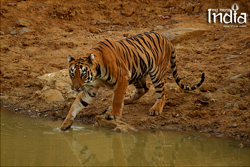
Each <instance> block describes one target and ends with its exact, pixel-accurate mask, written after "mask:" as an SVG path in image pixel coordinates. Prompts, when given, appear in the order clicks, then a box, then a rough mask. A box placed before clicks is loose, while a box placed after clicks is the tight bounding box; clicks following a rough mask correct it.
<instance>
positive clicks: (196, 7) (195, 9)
mask: <svg viewBox="0 0 250 167" xmlns="http://www.w3.org/2000/svg"><path fill="white" fill-rule="evenodd" d="M194 13H196V14H198V13H200V7H199V6H195V7H194Z"/></svg>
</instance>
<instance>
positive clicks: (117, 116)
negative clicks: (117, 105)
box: [105, 110, 122, 119]
mask: <svg viewBox="0 0 250 167" xmlns="http://www.w3.org/2000/svg"><path fill="white" fill-rule="evenodd" d="M105 118H106V119H121V118H122V115H121V114H119V113H115V112H113V111H112V110H111V111H110V112H107V113H106V114H105Z"/></svg>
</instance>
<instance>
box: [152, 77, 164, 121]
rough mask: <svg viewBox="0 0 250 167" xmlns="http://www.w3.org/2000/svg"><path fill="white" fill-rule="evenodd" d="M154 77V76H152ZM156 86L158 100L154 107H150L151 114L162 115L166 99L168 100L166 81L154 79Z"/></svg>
mask: <svg viewBox="0 0 250 167" xmlns="http://www.w3.org/2000/svg"><path fill="white" fill-rule="evenodd" d="M151 79H152V77H151ZM152 82H153V84H154V87H155V92H156V95H157V100H156V102H155V104H154V105H153V107H151V108H150V109H149V115H151V116H154V115H161V113H162V110H163V107H164V105H165V100H166V93H165V91H164V81H157V79H156V81H154V80H152Z"/></svg>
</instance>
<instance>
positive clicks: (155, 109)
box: [149, 107, 162, 116]
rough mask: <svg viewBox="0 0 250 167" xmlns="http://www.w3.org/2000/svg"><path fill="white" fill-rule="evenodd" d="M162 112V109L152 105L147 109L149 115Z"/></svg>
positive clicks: (156, 114)
mask: <svg viewBox="0 0 250 167" xmlns="http://www.w3.org/2000/svg"><path fill="white" fill-rule="evenodd" d="M161 113H162V109H160V108H159V107H152V108H150V109H149V115H151V116H158V115H161Z"/></svg>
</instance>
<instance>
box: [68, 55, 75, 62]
mask: <svg viewBox="0 0 250 167" xmlns="http://www.w3.org/2000/svg"><path fill="white" fill-rule="evenodd" d="M67 59H68V62H69V63H70V62H71V61H73V60H75V59H74V58H73V57H71V56H70V55H68V57H67Z"/></svg>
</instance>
